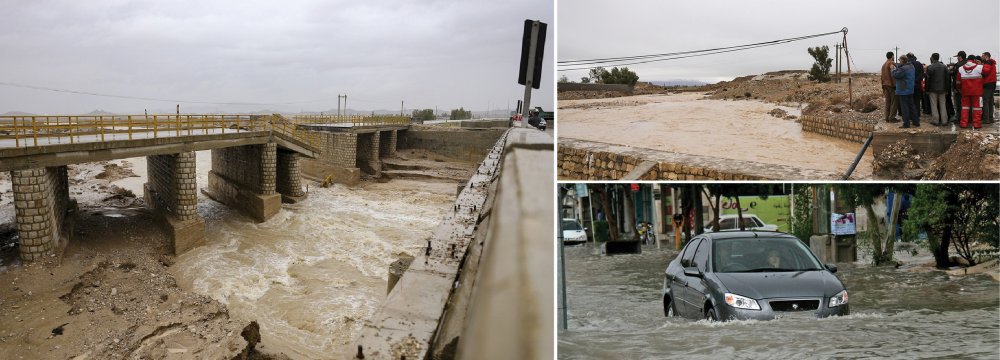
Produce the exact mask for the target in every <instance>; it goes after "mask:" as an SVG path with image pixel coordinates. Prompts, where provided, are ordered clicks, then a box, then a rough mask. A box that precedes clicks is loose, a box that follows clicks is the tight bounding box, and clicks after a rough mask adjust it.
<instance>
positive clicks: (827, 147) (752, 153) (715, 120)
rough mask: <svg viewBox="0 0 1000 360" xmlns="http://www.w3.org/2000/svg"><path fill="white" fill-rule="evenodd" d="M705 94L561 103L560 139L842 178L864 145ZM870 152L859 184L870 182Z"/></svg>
mask: <svg viewBox="0 0 1000 360" xmlns="http://www.w3.org/2000/svg"><path fill="white" fill-rule="evenodd" d="M703 97H704V95H703V94H676V95H638V96H629V97H623V98H613V99H588V100H561V101H559V137H561V138H571V139H580V140H590V141H600V142H606V143H611V144H620V145H628V146H634V147H641V148H647V149H653V150H661V151H670V152H677V153H683V154H694V155H704V156H712V157H720V158H728V159H735V160H745V161H755V162H761V163H767V164H779V165H788V166H795V167H801V168H807V169H815V170H825V171H831V172H835V173H843V172H845V171H846V170H847V168H848V167H850V165H851V162H852V161H853V160H854V157H855V155H857V152H858V150H860V149H861V144H857V143H852V142H848V141H845V140H840V139H834V138H830V137H826V136H821V135H816V134H811V133H807V132H803V131H802V128H801V126H800V125H799V124H798V123H797V122H795V121H794V120H785V119H779V118H776V117H773V116H771V115H769V114H768V112H769V111H771V110H773V109H775V108H779V109H782V110H785V111H786V112H787V113H788V114H790V115H795V116H799V115H801V111H800V110H799V109H798V108H793V107H786V106H778V105H774V104H769V103H765V102H762V101H755V100H747V101H727V100H711V99H704V100H702V98H703ZM871 164H872V157H871V151H870V150H869V151H868V152H867V153H866V154H865V156H864V157H863V158H862V159H861V162H860V163H859V164H858V167H857V169H855V170H854V173H853V175H852V177H854V178H871V176H872V165H871Z"/></svg>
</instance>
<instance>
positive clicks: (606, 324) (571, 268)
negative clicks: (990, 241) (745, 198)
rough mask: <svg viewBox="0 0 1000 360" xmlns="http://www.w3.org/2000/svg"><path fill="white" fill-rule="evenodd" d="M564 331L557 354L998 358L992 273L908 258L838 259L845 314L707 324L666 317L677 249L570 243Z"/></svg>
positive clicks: (999, 295)
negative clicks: (610, 252) (664, 295)
mask: <svg viewBox="0 0 1000 360" xmlns="http://www.w3.org/2000/svg"><path fill="white" fill-rule="evenodd" d="M565 254H566V278H567V280H566V282H567V285H568V286H567V297H566V298H567V300H568V309H569V321H568V327H569V328H568V330H559V334H558V351H559V358H560V359H667V358H672V359H751V358H753V359H814V358H815V359H830V358H873V359H874V358H878V359H920V358H936V359H997V357H998V352H1000V348H998V347H1000V320H998V317H1000V309H998V306H1000V292H998V290H1000V288H998V284H997V283H996V282H995V281H993V280H992V278H991V277H990V276H988V275H984V274H978V275H969V276H964V277H949V276H948V275H946V274H944V273H942V272H939V271H931V270H927V269H925V268H922V267H916V266H913V264H918V263H925V262H926V261H927V260H930V258H929V257H927V256H926V255H918V257H916V258H914V257H904V258H903V260H904V261H906V264H907V265H904V266H903V267H901V268H900V269H895V268H893V267H879V268H873V267H870V266H867V265H864V263H863V262H858V263H853V264H850V263H843V264H838V267H839V271H838V272H837V276H838V277H839V278H840V279H841V281H843V282H844V285H845V286H846V287H847V289H848V291H849V293H850V305H851V315H849V316H844V317H831V318H825V319H802V318H794V319H792V318H785V319H777V320H772V321H731V322H707V321H705V320H698V321H695V320H689V319H685V318H666V317H664V315H663V305H662V302H661V301H662V300H661V297H660V291H661V288H662V285H663V271H664V269H665V268H666V265H667V263H668V262H669V261H670V260H672V259H673V258H674V256H675V255H676V252H675V251H672V250H656V249H655V247H646V248H644V249H643V253H642V254H641V255H617V256H611V257H605V256H599V255H596V250H595V248H594V247H590V246H586V245H584V246H575V247H567V248H566V249H565Z"/></svg>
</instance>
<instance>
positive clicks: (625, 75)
mask: <svg viewBox="0 0 1000 360" xmlns="http://www.w3.org/2000/svg"><path fill="white" fill-rule="evenodd" d="M636 81H639V75H636V74H635V72H633V71H631V70H629V69H628V68H627V67H623V68H621V69H619V68H617V67H614V68H611V71H605V72H604V73H603V74H601V83H604V84H625V85H629V86H634V85H635V83H636Z"/></svg>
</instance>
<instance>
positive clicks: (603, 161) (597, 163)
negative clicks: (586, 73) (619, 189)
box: [557, 138, 839, 180]
mask: <svg viewBox="0 0 1000 360" xmlns="http://www.w3.org/2000/svg"><path fill="white" fill-rule="evenodd" d="M557 156H558V159H557V166H558V172H559V173H558V176H559V179H560V180H620V179H622V178H623V177H625V175H627V174H628V173H629V172H631V171H632V170H633V169H635V168H636V166H638V165H639V164H640V163H643V162H645V161H652V162H654V163H655V165H654V166H653V167H652V169H651V170H650V171H649V172H647V173H645V174H643V175H642V176H641V177H639V178H638V179H635V180H772V179H773V180H789V179H796V180H800V179H837V178H839V175H838V174H835V173H832V172H827V171H821V170H813V169H804V168H796V167H791V166H785V165H776V164H765V163H758V162H753V161H741V160H733V159H725V158H715V157H710V156H702V155H691V154H680V153H674V152H669V151H658V150H652V149H643V148H635V147H628V146H622V145H614V144H606V143H600V142H594V141H584V140H576V139H567V138H561V139H559V149H558V151H557Z"/></svg>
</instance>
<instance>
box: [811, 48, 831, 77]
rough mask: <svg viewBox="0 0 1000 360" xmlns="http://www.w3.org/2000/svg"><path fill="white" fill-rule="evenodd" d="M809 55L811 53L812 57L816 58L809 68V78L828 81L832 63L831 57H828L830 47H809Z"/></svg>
mask: <svg viewBox="0 0 1000 360" xmlns="http://www.w3.org/2000/svg"><path fill="white" fill-rule="evenodd" d="M809 55H812V57H813V59H815V60H816V62H814V63H813V66H812V69H810V70H809V80H816V81H818V82H821V83H823V82H827V81H830V66H831V65H832V64H833V59H831V58H830V47H829V46H826V45H823V46H817V47H814V48H809Z"/></svg>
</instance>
